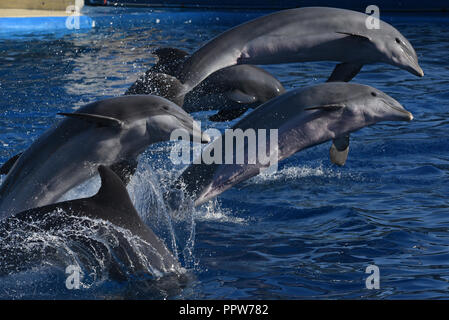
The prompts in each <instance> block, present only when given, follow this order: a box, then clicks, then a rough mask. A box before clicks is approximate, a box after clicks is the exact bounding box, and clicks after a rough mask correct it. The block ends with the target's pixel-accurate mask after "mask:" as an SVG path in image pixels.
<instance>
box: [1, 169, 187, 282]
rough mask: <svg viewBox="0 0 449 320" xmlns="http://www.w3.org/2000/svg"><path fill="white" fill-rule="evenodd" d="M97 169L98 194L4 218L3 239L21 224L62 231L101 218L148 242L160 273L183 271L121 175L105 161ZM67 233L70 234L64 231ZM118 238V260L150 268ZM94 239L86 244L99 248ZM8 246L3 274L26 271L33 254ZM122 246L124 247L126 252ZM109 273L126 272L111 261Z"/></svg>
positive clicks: (148, 255) (153, 264) (136, 269)
mask: <svg viewBox="0 0 449 320" xmlns="http://www.w3.org/2000/svg"><path fill="white" fill-rule="evenodd" d="M98 172H99V174H100V177H101V187H100V189H99V191H98V192H97V194H95V195H94V196H92V197H90V198H83V199H77V200H71V201H65V202H60V203H56V204H51V205H46V206H43V207H38V208H33V209H29V210H26V211H22V212H20V213H17V214H15V215H13V216H10V217H8V218H6V219H3V220H1V221H0V239H3V240H5V239H6V238H8V237H10V235H11V233H14V232H17V226H20V225H23V226H24V227H23V229H27V228H31V229H33V228H35V229H37V230H39V231H41V232H42V231H43V232H45V231H51V232H53V233H54V232H57V230H61V232H63V231H64V230H67V228H69V229H70V228H71V227H73V226H76V221H80V218H89V219H94V220H98V219H100V220H103V221H105V222H107V223H111V224H112V225H114V226H116V227H119V228H122V229H125V230H128V231H129V232H131V234H132V236H135V237H138V238H140V239H141V240H142V241H143V244H144V245H145V246H149V250H146V251H145V255H146V257H145V258H146V260H148V261H149V262H150V264H151V267H152V268H153V269H154V270H155V271H157V274H161V275H164V274H172V273H173V274H176V273H177V274H179V275H182V273H183V271H184V269H183V268H182V267H181V266H180V264H179V262H178V260H177V258H175V257H174V255H173V254H172V253H171V252H170V250H169V249H168V248H167V247H166V245H165V244H164V242H163V241H162V240H161V239H160V238H158V237H157V236H156V235H155V234H154V232H153V231H152V230H151V229H150V228H149V227H147V226H146V225H145V223H144V222H143V221H142V220H141V218H140V217H139V214H138V213H137V211H136V209H135V208H134V206H133V204H132V202H131V199H130V197H129V195H128V192H127V190H126V187H125V185H124V184H123V182H122V181H121V179H120V178H119V177H118V176H117V175H116V174H115V173H114V172H113V171H112V170H111V169H110V168H108V167H106V166H103V165H100V166H99V167H98ZM109 229H110V230H111V232H112V231H113V230H115V229H113V228H109ZM109 229H108V230H109ZM25 231H26V230H25ZM32 232H36V230H32ZM64 235H65V236H67V237H69V235H66V234H65V233H64ZM117 239H119V243H118V244H117V245H114V254H115V255H116V256H117V258H118V259H119V260H120V262H119V264H120V263H125V262H127V261H129V262H130V263H129V264H130V266H127V268H126V269H127V270H130V269H131V268H132V269H133V271H134V272H145V271H148V270H147V268H148V267H146V266H145V265H143V264H142V263H141V262H139V259H136V257H133V252H132V250H130V249H129V248H128V246H129V244H126V238H125V237H118V236H117ZM94 240H95V239H94ZM74 241H77V242H80V241H89V238H88V237H87V236H86V237H78V238H77V239H75V240H74ZM94 243H95V241H93V242H92V243H91V244H90V245H89V244H88V245H87V246H86V247H87V248H89V249H91V250H100V249H98V248H97V247H96V246H95V245H94ZM8 250H9V248H5V247H3V246H2V248H0V251H1V252H2V254H1V257H2V258H1V261H2V263H0V266H1V268H0V274H8V273H10V272H14V271H15V272H17V271H24V270H23V269H26V267H27V265H28V264H27V263H24V262H25V261H26V262H28V263H33V262H34V261H33V259H31V258H30V257H26V259H21V257H22V256H21V254H22V253H20V252H19V253H17V255H14V252H8ZM121 250H124V252H122V251H121ZM28 254H30V253H28ZM42 254H43V255H44V257H42V258H44V259H45V258H47V259H48V258H51V254H52V253H51V252H48V253H45V252H44V253H42ZM23 260H25V261H23ZM30 260H31V261H30ZM34 260H39V258H36V257H35V259H34ZM112 262H114V261H112ZM150 271H151V270H150ZM155 273H156V272H155ZM109 276H110V277H111V278H114V279H122V278H123V276H124V274H123V272H120V267H119V266H116V265H114V263H112V264H111V265H110V270H109Z"/></svg>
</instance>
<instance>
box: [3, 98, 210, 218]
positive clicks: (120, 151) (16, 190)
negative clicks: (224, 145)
mask: <svg viewBox="0 0 449 320" xmlns="http://www.w3.org/2000/svg"><path fill="white" fill-rule="evenodd" d="M62 115H64V116H65V117H66V118H65V119H63V120H62V121H61V122H59V123H58V124H57V125H56V126H55V127H53V128H50V129H49V130H47V131H46V132H44V133H43V134H42V135H41V136H40V137H39V138H38V139H37V140H36V141H35V142H34V143H33V144H32V145H31V146H30V147H29V148H28V149H27V150H26V151H25V152H24V153H23V154H22V155H20V157H19V158H18V159H17V161H16V162H15V164H14V165H13V166H12V168H11V169H10V170H9V173H8V175H7V176H6V178H5V180H4V181H3V184H2V185H1V186H0V216H3V217H5V216H8V215H11V214H13V213H16V212H20V211H23V210H26V209H30V208H35V207H39V206H44V205H48V204H52V203H55V202H56V201H57V200H58V199H59V198H60V197H61V196H62V195H63V194H64V193H65V192H67V191H68V190H70V189H71V188H73V187H75V186H77V185H79V184H80V183H82V182H84V181H86V180H87V179H89V178H90V177H92V176H93V175H95V174H96V169H97V167H98V166H99V165H107V166H112V167H113V168H115V169H117V170H124V171H130V172H131V173H132V172H133V171H134V170H135V167H136V166H137V161H136V158H137V156H138V155H139V154H140V153H141V152H143V151H144V150H145V149H146V148H147V147H148V146H149V145H151V144H153V143H157V142H160V141H167V140H170V135H171V133H172V131H173V130H175V129H178V128H181V129H185V130H186V131H187V132H189V134H190V136H191V137H193V135H194V134H195V135H198V134H199V135H201V137H198V136H197V137H196V141H203V142H208V141H209V138H208V137H207V135H202V134H201V133H200V129H199V126H198V124H197V123H196V122H195V121H194V120H193V118H192V117H191V116H189V115H188V114H187V113H186V112H185V111H184V110H182V109H181V108H180V107H178V106H177V105H176V104H174V103H173V102H170V101H168V100H167V99H164V98H162V97H157V96H145V95H140V96H139V95H137V96H124V97H118V98H111V99H106V100H102V101H98V102H94V103H90V104H88V105H85V106H84V107H81V108H80V109H79V110H77V111H76V112H74V113H62ZM118 172H121V171H118ZM123 175H124V176H125V177H124V179H125V180H126V173H124V174H123Z"/></svg>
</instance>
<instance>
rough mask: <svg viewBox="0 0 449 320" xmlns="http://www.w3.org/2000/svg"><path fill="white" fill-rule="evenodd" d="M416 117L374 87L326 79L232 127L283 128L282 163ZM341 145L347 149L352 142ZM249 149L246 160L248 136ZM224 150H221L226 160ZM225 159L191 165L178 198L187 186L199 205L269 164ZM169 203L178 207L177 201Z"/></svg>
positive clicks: (176, 185) (220, 140)
mask: <svg viewBox="0 0 449 320" xmlns="http://www.w3.org/2000/svg"><path fill="white" fill-rule="evenodd" d="M412 119H413V116H412V114H411V113H410V112H408V111H406V110H405V109H404V108H403V107H402V105H401V104H400V103H399V102H397V101H396V100H394V99H393V98H391V97H390V96H388V95H386V94H385V93H383V92H381V91H379V90H377V89H375V88H373V87H370V86H367V85H361V84H354V83H345V82H327V83H322V84H318V85H314V86H310V87H306V88H303V89H296V90H292V91H289V92H287V93H285V94H283V95H281V96H279V97H277V98H274V99H272V100H270V101H268V102H267V103H265V104H263V105H261V106H260V107H258V108H257V109H255V110H254V111H253V112H251V113H250V114H249V115H247V116H246V117H245V118H243V119H242V120H240V121H239V122H238V123H237V124H236V125H234V126H233V127H232V129H234V130H236V129H241V130H242V131H245V130H246V129H254V130H259V129H267V130H268V129H278V147H277V153H278V154H277V160H278V161H281V160H283V159H285V158H287V157H289V156H291V155H292V154H294V153H296V152H298V151H301V150H303V149H305V148H309V147H312V146H315V145H318V144H321V143H323V142H325V141H328V140H331V139H340V138H344V137H346V136H347V135H348V134H349V133H350V132H354V131H357V130H359V129H361V128H363V127H366V126H370V125H373V124H375V123H377V122H380V121H410V120H412ZM224 139H225V136H224V135H223V136H221V137H220V138H218V139H216V140H214V142H212V143H211V144H209V145H208V146H206V148H205V150H204V151H203V155H204V154H205V152H206V151H207V152H209V153H210V152H211V150H214V152H215V150H218V149H220V148H223V147H222V144H223V141H224ZM340 140H342V141H343V140H344V139H340ZM269 144H270V142H267V145H269ZM339 147H340V148H341V149H345V148H346V147H347V146H345V145H340V146H339ZM217 148H218V149H217ZM244 148H245V150H244V152H245V159H246V158H248V159H249V156H247V154H248V141H247V140H245V144H244ZM267 149H268V148H267ZM225 153H226V152H224V151H222V155H223V158H225ZM234 157H235V156H234ZM234 160H235V159H234ZM222 163H223V164H216V163H212V164H205V163H204V162H203V163H201V164H191V165H190V166H189V167H187V169H186V170H185V171H184V172H183V173H182V174H181V176H180V177H179V178H178V179H177V181H176V182H175V183H174V185H173V186H174V189H175V190H174V191H173V192H172V194H173V196H177V195H179V193H177V192H176V189H179V188H182V189H183V190H185V193H186V194H187V195H190V196H192V197H193V199H194V201H195V205H200V204H202V203H204V202H205V201H207V200H209V199H211V198H212V197H215V196H217V195H218V194H220V193H222V192H223V191H225V190H227V189H229V188H231V187H232V186H234V185H236V184H237V183H239V182H242V181H244V180H247V179H249V178H251V177H253V176H255V175H257V174H259V173H260V171H261V169H264V168H266V167H267V165H263V164H261V163H260V161H257V163H255V164H248V163H249V162H245V163H244V164H236V162H235V161H234V164H224V162H222ZM168 199H169V200H170V201H172V199H175V198H174V197H173V198H172V197H171V196H170V195H169V196H168ZM170 205H171V206H172V207H174V208H176V205H173V202H172V203H170Z"/></svg>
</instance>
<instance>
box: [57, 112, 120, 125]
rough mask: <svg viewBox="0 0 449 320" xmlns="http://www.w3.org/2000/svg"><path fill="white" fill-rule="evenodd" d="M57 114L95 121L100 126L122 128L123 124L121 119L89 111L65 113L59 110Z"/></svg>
mask: <svg viewBox="0 0 449 320" xmlns="http://www.w3.org/2000/svg"><path fill="white" fill-rule="evenodd" d="M58 115H61V116H65V117H68V118H74V119H80V120H85V121H87V122H92V123H95V124H96V125H99V126H102V127H113V128H122V127H123V126H124V123H123V121H121V120H119V119H116V118H113V117H107V116H101V115H98V114H91V113H82V112H77V113H65V112H59V113H58Z"/></svg>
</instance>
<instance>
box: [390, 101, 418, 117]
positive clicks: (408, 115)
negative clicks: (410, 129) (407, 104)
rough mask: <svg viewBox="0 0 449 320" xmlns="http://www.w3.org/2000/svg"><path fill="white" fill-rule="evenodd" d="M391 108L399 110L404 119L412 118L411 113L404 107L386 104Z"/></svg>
mask: <svg viewBox="0 0 449 320" xmlns="http://www.w3.org/2000/svg"><path fill="white" fill-rule="evenodd" d="M388 105H389V106H390V107H391V108H392V109H394V110H396V111H398V112H400V113H401V114H402V115H404V116H405V121H412V120H413V114H412V113H411V112H409V111H407V110H405V109H402V108H399V107H397V106H394V105H391V104H388Z"/></svg>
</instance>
